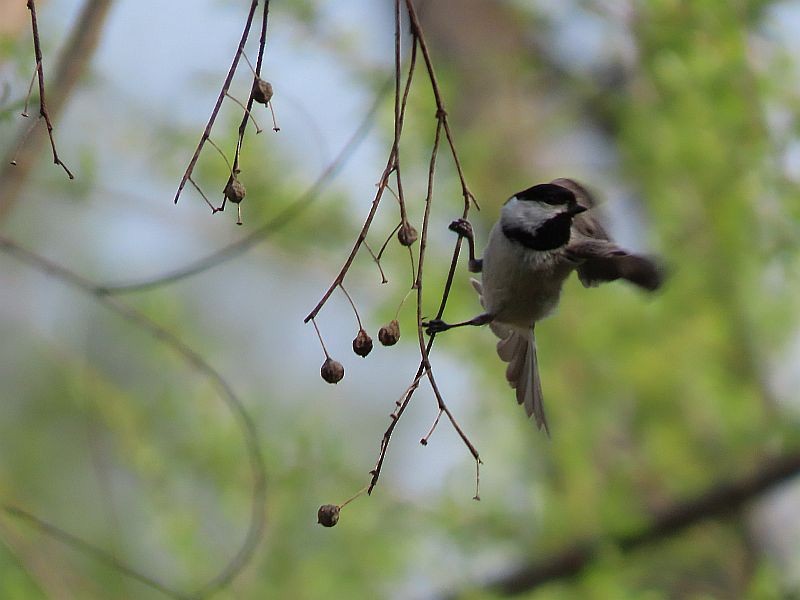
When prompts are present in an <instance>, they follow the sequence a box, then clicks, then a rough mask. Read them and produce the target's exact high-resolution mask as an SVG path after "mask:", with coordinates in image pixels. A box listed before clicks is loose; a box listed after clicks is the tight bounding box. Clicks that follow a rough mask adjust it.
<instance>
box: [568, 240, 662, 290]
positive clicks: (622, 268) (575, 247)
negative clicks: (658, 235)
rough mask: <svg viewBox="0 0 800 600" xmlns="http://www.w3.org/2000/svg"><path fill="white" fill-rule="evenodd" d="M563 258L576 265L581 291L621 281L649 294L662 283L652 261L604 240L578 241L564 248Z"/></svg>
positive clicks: (659, 269) (658, 270)
mask: <svg viewBox="0 0 800 600" xmlns="http://www.w3.org/2000/svg"><path fill="white" fill-rule="evenodd" d="M565 255H566V256H567V258H569V259H570V260H572V261H574V262H577V263H579V266H578V278H579V279H580V280H581V283H582V284H583V285H584V286H585V287H594V286H597V285H599V284H601V283H605V282H606V281H615V280H617V279H625V280H627V281H630V282H631V283H633V284H635V285H637V286H639V287H641V288H643V289H645V290H648V291H651V292H652V291H655V290H657V289H658V288H659V287H661V284H662V283H663V281H664V271H663V269H662V267H661V266H660V265H659V264H658V263H657V262H656V261H655V260H653V259H652V258H650V257H647V256H641V255H638V254H632V253H630V252H628V251H627V250H625V249H623V248H620V247H619V246H617V245H616V244H615V243H613V242H610V241H608V240H597V239H585V238H584V239H579V240H577V241H576V242H573V243H570V245H569V246H567V249H566V250H565Z"/></svg>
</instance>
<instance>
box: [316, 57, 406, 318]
mask: <svg viewBox="0 0 800 600" xmlns="http://www.w3.org/2000/svg"><path fill="white" fill-rule="evenodd" d="M415 49H416V43H414V44H413V45H412V52H411V62H410V64H409V68H408V76H407V78H406V87H405V90H404V92H403V97H402V100H399V95H398V93H397V86H398V85H399V81H400V80H399V78H397V76H396V74H395V103H397V102H398V101H399V102H400V108H399V117H398V121H397V122H398V126H397V127H396V128H395V139H394V142H393V143H392V150H391V152H390V153H389V158H388V159H387V161H386V167H385V168H384V170H383V173H382V174H381V177H380V179H379V180H378V190H377V192H376V193H375V198H374V199H373V201H372V205H371V206H370V210H369V213H368V214H367V218H366V220H365V221H364V225H363V226H362V227H361V231H360V232H359V234H358V237H357V238H356V241H355V243H354V244H353V248H352V250H350V254H349V255H348V257H347V259H346V260H345V262H344V265H342V268H341V269H340V270H339V274H338V275H337V276H336V278H335V279H334V280H333V283H331V285H330V287H329V288H328V290H327V291H326V292H325V293H324V294H323V295H322V298H320V300H319V302H318V303H317V305H316V306H315V307H314V308H313V309H312V310H311V312H310V313H308V315H307V316H306V318H305V319H303V322H304V323H308V322H309V321H310V320H311V319H313V318H314V317H315V316H317V314H318V313H319V311H320V310H322V307H323V306H325V303H326V302H327V301H328V298H330V296H331V294H332V293H333V291H334V290H335V289H336V287H337V286H338V285H339V284H340V283H341V282H342V281H344V278H345V276H346V275H347V271H348V270H349V269H350V265H352V264H353V260H354V259H355V257H356V254H358V251H359V249H360V248H361V245H362V244H363V243H364V240H365V239H366V238H367V233H368V232H369V228H370V225H372V220H373V219H374V218H375V213H377V212H378V207H379V206H380V203H381V198H382V197H383V192H384V190H385V189H386V186H387V184H388V183H389V176H390V175H391V174H392V171H393V170H394V166H395V160H396V155H397V148H398V146H399V143H400V139H399V136H400V135H401V134H402V131H403V120H404V118H405V112H406V106H407V103H408V93H409V90H410V89H411V82H412V79H413V76H414V69H415V66H416V60H415V57H416V50H415ZM395 112H396V113H398V110H397V108H396V109H395Z"/></svg>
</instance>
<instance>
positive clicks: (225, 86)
mask: <svg viewBox="0 0 800 600" xmlns="http://www.w3.org/2000/svg"><path fill="white" fill-rule="evenodd" d="M257 7H258V0H252V2H251V3H250V10H249V12H248V13H247V20H246V21H245V25H244V31H242V37H241V39H240V40H239V46H238V47H237V48H236V53H235V54H234V56H233V61H232V62H231V66H230V68H229V69H228V74H227V75H226V76H225V81H224V82H223V83H222V89H221V90H220V92H219V95H218V96H217V101H216V103H215V104H214V108H213V110H212V111H211V116H210V117H209V119H208V122H207V123H206V127H205V129H204V130H203V135H202V136H200V142H198V144H197V148H196V149H195V151H194V154H193V155H192V158H191V160H190V161H189V165H188V166H187V167H186V170H185V171H184V173H183V176H182V177H181V181H180V183H179V184H178V191H177V192H176V193H175V199H174V202H175V204H177V203H178V199H179V198H180V196H181V192H183V188H184V187H185V186H186V183H187V182H192V183H193V184H194V185H195V187H198V186H197V184H196V183H195V182H194V181H193V180H192V174H193V173H194V168H195V166H196V165H197V161H198V159H199V158H200V153H201V152H202V151H203V147H204V146H205V144H206V142H208V141H209V138H210V137H211V130H212V128H213V127H214V123H215V121H216V120H217V115H219V111H220V109H221V108H222V102H223V100H225V98H226V97H227V96H228V90H229V89H230V86H231V82H232V81H233V76H234V74H235V73H236V69H237V67H238V66H239V59H240V58H241V57H242V55H243V53H244V47H245V44H246V43H247V39H248V38H249V37H250V28H251V27H252V25H253V18H254V16H255V12H256V8H257ZM268 18H269V0H266V1H265V3H264V11H263V16H262V21H261V37H260V40H259V46H258V60H257V63H256V64H257V66H256V76H255V77H256V79H257V80H258V79H259V73H260V70H261V64H262V61H263V57H264V49H265V47H266V40H267V21H268ZM239 104H241V103H239ZM252 106H253V93H252V92H251V94H250V98H249V100H248V101H247V106H246V107H245V109H244V116H243V117H242V123H241V125H240V126H239V136H238V141H237V144H236V153H235V155H234V160H233V168H232V170H231V174H230V175H229V179H228V184H226V186H225V188H224V189H225V197H224V199H223V203H222V205H221V206H220V207H215V206H214V204H213V203H212V202H211V201H209V200H208V198H206V196H205V194H202V192H201V195H202V196H203V199H204V200H205V201H206V204H208V206H209V207H210V208H211V212H212V213H216V212H219V211H221V210H224V208H225V200H228V199H231V196H230V195H229V194H228V190H229V186H230V184H231V182H232V181H233V180H234V179H235V176H236V174H237V173H238V166H239V151H240V148H241V144H242V140H243V139H244V133H245V129H246V127H247V122H248V119H249V118H250V109H251V108H252ZM198 191H200V190H199V188H198ZM242 196H243V194H242ZM239 201H241V198H240V199H239Z"/></svg>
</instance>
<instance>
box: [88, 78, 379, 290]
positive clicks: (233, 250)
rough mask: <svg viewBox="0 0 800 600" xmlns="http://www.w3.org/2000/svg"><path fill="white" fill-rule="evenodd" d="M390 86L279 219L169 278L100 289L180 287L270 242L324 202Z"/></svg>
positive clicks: (363, 136) (175, 272) (120, 284)
mask: <svg viewBox="0 0 800 600" xmlns="http://www.w3.org/2000/svg"><path fill="white" fill-rule="evenodd" d="M390 85H391V81H390V80H387V81H386V82H385V83H384V84H383V86H382V87H381V88H380V89H379V91H378V93H377V94H376V96H375V100H374V102H373V103H372V106H371V107H370V109H369V110H368V111H367V113H366V114H365V115H364V119H363V120H362V121H361V123H360V124H359V126H358V128H357V129H356V130H355V131H354V132H353V135H351V136H350V138H349V139H348V140H347V142H346V143H345V145H344V146H342V149H341V150H340V151H339V154H337V155H336V157H335V158H334V159H333V161H332V162H331V163H330V164H329V165H328V166H327V167H325V169H324V170H323V171H322V172H321V173H320V174H319V176H318V177H317V179H316V181H314V183H312V184H311V186H309V188H308V189H307V190H306V191H305V192H303V193H302V194H301V195H300V196H298V197H297V199H296V200H294V201H293V202H292V203H291V204H289V205H288V206H287V207H286V208H284V209H283V211H281V212H280V213H278V214H277V215H276V216H275V217H273V218H272V219H270V220H269V221H267V222H266V223H264V224H263V225H261V226H260V227H258V228H257V229H255V230H253V232H252V233H250V234H249V235H247V236H245V237H243V238H242V239H240V240H239V241H237V242H233V243H232V244H229V245H228V246H225V247H224V248H222V249H220V250H217V251H215V252H213V253H211V254H209V255H208V256H206V257H204V258H201V259H199V260H197V261H195V262H193V263H191V264H189V265H188V266H185V267H181V268H179V269H176V270H174V271H170V272H168V273H166V274H163V275H157V276H156V277H152V278H148V279H144V280H141V281H129V282H120V283H109V284H106V285H101V286H99V287H98V289H100V290H102V293H104V294H109V295H113V294H128V293H132V292H142V291H147V290H152V289H155V288H158V287H162V286H165V285H170V284H173V283H177V282H178V281H181V280H183V279H186V278H187V277H191V276H192V275H197V274H199V273H203V272H205V271H207V270H209V269H212V268H214V267H216V266H218V265H221V264H223V263H225V262H227V261H229V260H231V259H234V258H236V257H237V256H240V255H242V254H244V253H245V252H247V251H248V250H249V249H250V248H252V247H253V246H255V245H256V244H258V243H259V242H261V241H263V240H265V239H267V238H268V237H269V236H270V235H271V234H273V233H275V232H276V231H278V230H280V229H281V228H283V227H285V226H287V225H289V224H290V223H291V222H292V221H294V220H295V219H297V218H298V217H299V216H300V215H302V214H303V213H304V212H305V211H307V210H308V209H309V208H311V206H312V205H313V204H314V203H315V202H317V201H318V200H319V199H320V197H321V196H322V195H323V194H322V192H323V190H324V189H325V188H326V187H327V186H328V185H329V184H330V182H331V181H332V180H333V179H334V177H336V176H337V175H338V174H339V172H340V171H341V170H342V168H343V167H344V165H345V164H346V163H347V161H348V160H349V159H350V157H351V156H352V155H353V153H354V152H355V151H356V150H357V149H358V147H359V146H360V145H361V143H362V142H363V141H364V138H366V136H367V133H369V130H370V129H371V128H372V125H373V123H374V121H375V115H376V114H377V112H378V109H379V108H380V105H381V102H383V98H384V97H385V96H386V94H387V93H388V91H389V86H390Z"/></svg>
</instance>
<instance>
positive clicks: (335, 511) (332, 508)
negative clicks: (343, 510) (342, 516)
mask: <svg viewBox="0 0 800 600" xmlns="http://www.w3.org/2000/svg"><path fill="white" fill-rule="evenodd" d="M339 510H340V509H339V507H338V506H336V505H335V504H323V505H322V506H320V507H319V510H318V511H317V523H319V524H320V525H322V526H323V527H333V526H334V525H336V523H338V522H339Z"/></svg>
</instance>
